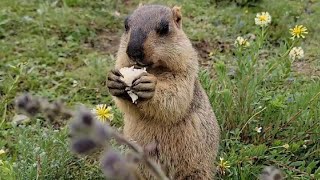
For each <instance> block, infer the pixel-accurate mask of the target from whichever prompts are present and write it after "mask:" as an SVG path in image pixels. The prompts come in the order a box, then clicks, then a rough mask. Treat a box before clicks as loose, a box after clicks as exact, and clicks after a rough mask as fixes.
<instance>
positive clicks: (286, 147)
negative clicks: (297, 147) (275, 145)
mask: <svg viewBox="0 0 320 180" xmlns="http://www.w3.org/2000/svg"><path fill="white" fill-rule="evenodd" d="M282 147H283V148H285V149H289V147H290V146H289V144H284V145H283V146H282Z"/></svg>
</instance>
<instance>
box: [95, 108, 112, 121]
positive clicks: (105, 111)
mask: <svg viewBox="0 0 320 180" xmlns="http://www.w3.org/2000/svg"><path fill="white" fill-rule="evenodd" d="M111 110H112V108H111V106H108V107H107V105H106V104H99V105H97V106H96V107H95V108H94V109H93V110H92V113H93V114H94V115H95V116H96V117H97V118H98V119H99V120H100V121H101V122H106V121H107V120H109V121H111V120H112V119H113V114H112V112H111Z"/></svg>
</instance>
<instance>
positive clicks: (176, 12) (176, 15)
mask: <svg viewBox="0 0 320 180" xmlns="http://www.w3.org/2000/svg"><path fill="white" fill-rule="evenodd" d="M172 14H173V20H174V22H175V23H176V25H177V26H178V28H181V18H182V14H181V7H180V6H174V7H173V8H172Z"/></svg>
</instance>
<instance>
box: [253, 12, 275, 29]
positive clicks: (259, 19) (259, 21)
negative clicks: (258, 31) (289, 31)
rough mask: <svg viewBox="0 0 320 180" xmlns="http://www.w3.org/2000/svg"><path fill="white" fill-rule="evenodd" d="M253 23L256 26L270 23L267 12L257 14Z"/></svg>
mask: <svg viewBox="0 0 320 180" xmlns="http://www.w3.org/2000/svg"><path fill="white" fill-rule="evenodd" d="M254 21H255V23H256V25H258V26H261V27H262V26H267V25H269V24H270V23H271V16H270V14H269V13H268V12H261V13H258V14H257V16H256V18H254Z"/></svg>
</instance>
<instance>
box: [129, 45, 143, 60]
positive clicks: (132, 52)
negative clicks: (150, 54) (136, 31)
mask: <svg viewBox="0 0 320 180" xmlns="http://www.w3.org/2000/svg"><path fill="white" fill-rule="evenodd" d="M127 54H128V56H129V57H130V58H131V59H133V60H143V58H144V53H143V48H142V47H134V46H133V47H132V46H130V45H129V46H128V48H127Z"/></svg>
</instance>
